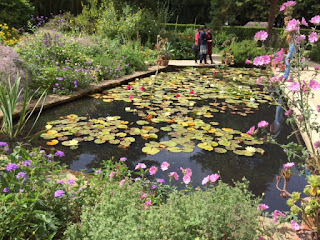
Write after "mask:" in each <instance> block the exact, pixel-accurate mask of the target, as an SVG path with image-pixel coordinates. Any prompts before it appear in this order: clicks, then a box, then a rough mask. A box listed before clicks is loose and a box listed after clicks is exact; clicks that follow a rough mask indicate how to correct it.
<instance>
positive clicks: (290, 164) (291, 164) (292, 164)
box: [283, 162, 295, 169]
mask: <svg viewBox="0 0 320 240" xmlns="http://www.w3.org/2000/svg"><path fill="white" fill-rule="evenodd" d="M294 164H295V163H294V162H289V163H286V164H283V168H284V169H289V168H292V167H293V166H294Z"/></svg>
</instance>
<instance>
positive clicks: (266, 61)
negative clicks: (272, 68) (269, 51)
mask: <svg viewBox="0 0 320 240" xmlns="http://www.w3.org/2000/svg"><path fill="white" fill-rule="evenodd" d="M263 61H264V64H269V63H270V62H271V59H270V56H269V55H266V56H263Z"/></svg>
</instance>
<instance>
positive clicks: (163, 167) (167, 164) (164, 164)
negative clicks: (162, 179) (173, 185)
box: [161, 162, 170, 171]
mask: <svg viewBox="0 0 320 240" xmlns="http://www.w3.org/2000/svg"><path fill="white" fill-rule="evenodd" d="M169 167H170V163H167V162H163V163H162V164H161V170H162V171H166V170H168V169H169Z"/></svg>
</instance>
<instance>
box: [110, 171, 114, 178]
mask: <svg viewBox="0 0 320 240" xmlns="http://www.w3.org/2000/svg"><path fill="white" fill-rule="evenodd" d="M114 174H115V172H113V171H112V172H111V173H110V174H109V179H112V178H113V176H114Z"/></svg>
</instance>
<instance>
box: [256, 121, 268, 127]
mask: <svg viewBox="0 0 320 240" xmlns="http://www.w3.org/2000/svg"><path fill="white" fill-rule="evenodd" d="M268 125H269V123H268V122H267V121H264V120H263V121H261V122H259V123H258V128H265V127H268Z"/></svg>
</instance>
